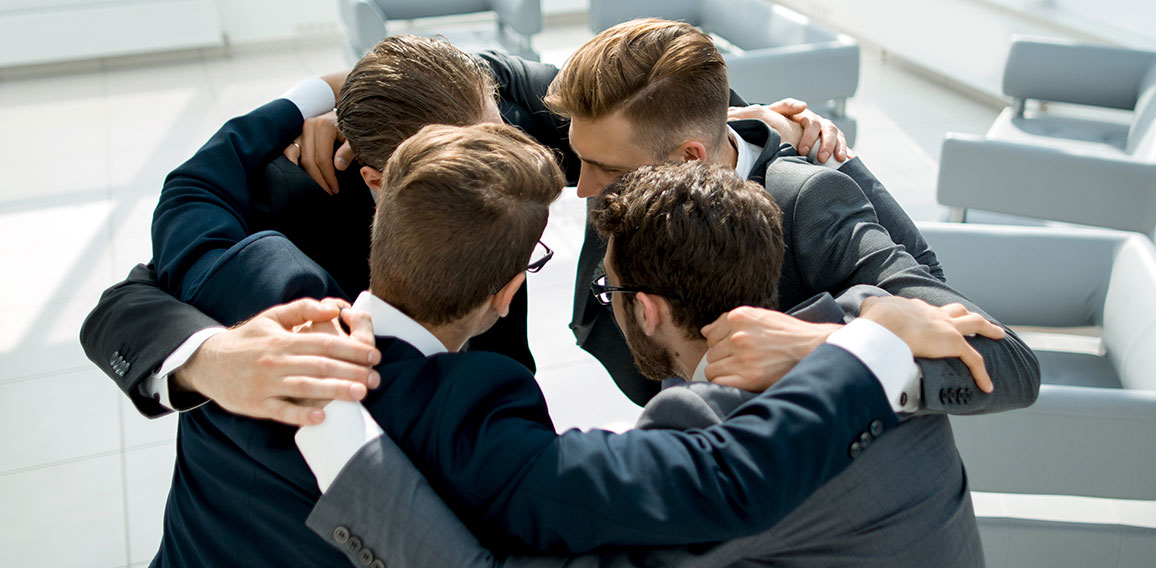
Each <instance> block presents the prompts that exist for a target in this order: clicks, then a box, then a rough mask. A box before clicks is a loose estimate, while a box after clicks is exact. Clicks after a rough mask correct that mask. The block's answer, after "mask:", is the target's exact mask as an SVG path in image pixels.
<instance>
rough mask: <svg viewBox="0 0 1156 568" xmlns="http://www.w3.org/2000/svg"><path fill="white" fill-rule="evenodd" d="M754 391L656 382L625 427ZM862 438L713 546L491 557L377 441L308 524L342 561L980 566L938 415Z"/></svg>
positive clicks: (962, 478)
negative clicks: (846, 454)
mask: <svg viewBox="0 0 1156 568" xmlns="http://www.w3.org/2000/svg"><path fill="white" fill-rule="evenodd" d="M885 294H886V293H885V292H882V291H881V290H878V289H875V288H871V287H865V286H860V287H857V288H856V289H852V290H850V291H848V292H847V293H845V294H842V295H841V296H840V300H839V301H838V302H837V301H836V300H835V299H833V298H832V297H831V296H830V295H829V294H827V293H824V294H822V295H820V296H816V297H815V298H813V299H811V300H810V301H808V302H806V303H804V304H803V305H800V306H798V307H796V308H795V309H793V310H792V311H791V312H790V313H791V314H792V315H794V316H795V317H798V318H799V319H803V320H806V321H818V322H832V323H844V322H846V321H849V320H850V319H851V318H850V316H848V315H846V313H845V310H844V309H843V306H842V305H846V306H847V307H848V308H849V309H852V310H853V311H857V309H858V304H859V303H860V302H861V301H862V298H864V297H867V296H874V295H885ZM841 304H842V305H841ZM755 397H756V395H755V394H753V393H749V392H745V391H740V390H737V389H733V388H729V387H724V386H719V385H714V384H710V383H687V384H685V385H683V386H678V387H673V388H667V389H665V390H663V391H662V392H661V393H659V394H658V395H657V396H655V397H654V398H653V399H651V401H650V402H649V403H648V404H647V406H646V408H645V409H644V410H643V413H642V416H641V417H640V418H639V421H638V424H637V427H638V428H641V429H671V430H689V429H703V428H710V427H712V426H714V425H717V424H720V423H722V422H723V421H724V420H725V419H726V417H727V416H729V415H730V414H731V413H733V412H734V411H735V410H736V409H738V408H740V407H741V406H742V405H743V404H745V403H746V402H748V401H750V400H752V399H753V398H755ZM865 437H866V438H867V439H868V440H869V443H870V445H871V448H872V451H871V452H870V453H869V454H867V453H864V454H863V455H862V456H861V457H860V458H859V459H857V460H856V461H855V462H853V463H852V464H851V465H850V466H849V467H848V468H847V469H846V470H845V471H843V472H842V473H840V474H839V475H837V476H835V477H834V478H832V479H831V480H830V481H828V482H827V483H826V484H824V485H823V486H822V487H820V488H819V489H818V490H817V491H816V492H815V493H814V494H812V495H811V496H810V497H809V498H808V499H807V500H806V501H804V502H803V503H802V504H801V505H800V506H799V507H798V508H796V509H795V510H794V511H793V512H791V513H790V514H788V515H787V516H786V517H784V518H783V519H782V520H781V521H779V522H778V523H777V524H775V525H774V526H773V527H772V528H770V529H769V530H767V531H765V532H763V533H761V534H757V535H753V536H750V537H744V538H739V539H734V540H731V541H727V542H724V543H720V544H717V545H699V546H692V547H674V548H670V547H668V548H657V549H636V550H632V551H629V552H618V553H601V554H595V555H587V556H580V557H570V558H565V557H511V558H507V559H502V560H498V559H495V558H494V556H493V555H492V554H491V553H490V551H488V550H486V549H484V548H483V547H482V546H481V545H480V544H479V543H478V541H477V540H476V539H475V538H474V537H473V536H472V535H471V534H470V533H469V532H468V531H467V530H466V529H465V527H464V526H463V525H462V524H461V522H460V521H459V520H458V519H457V518H456V517H455V516H454V515H453V513H452V512H450V511H449V509H447V508H446V507H445V506H444V504H442V503H440V501H439V500H437V499H436V498H433V497H432V496H431V495H430V494H429V491H428V487H427V486H425V484H424V479H422V478H421V477H420V475H417V474H416V473H414V472H413V471H412V469H411V467H410V465H409V464H408V462H407V460H406V459H405V458H404V457H403V456H400V455H399V454H400V451H399V450H398V449H397V448H396V446H394V445H393V443H392V441H391V440H389V439H383V440H379V441H378V442H376V443H373V444H368V445H367V446H366V447H365V448H363V449H362V451H361V452H360V453H359V454H358V455H357V456H356V457H355V458H354V460H353V461H351V462H350V464H348V465H347V466H346V468H345V469H344V470H343V471H342V473H341V475H339V476H338V478H337V480H336V481H335V482H334V483H333V484H332V485H331V486H330V488H329V490H328V491H327V492H326V493H325V494H324V495H323V496H322V497H321V500H320V501H319V502H318V504H317V506H316V507H315V508H314V510H313V512H312V513H311V514H310V516H309V519H308V524H309V526H310V528H311V529H312V530H313V531H314V532H315V533H316V534H317V535H318V536H320V537H322V538H324V539H326V540H327V541H328V542H330V544H332V545H334V546H335V547H336V548H337V549H338V550H341V551H343V552H345V553H346V555H347V557H349V558H350V559H351V560H352V561H356V560H357V558H356V556H357V551H356V550H353V549H352V548H351V547H350V544H349V537H350V536H351V535H352V536H356V537H357V538H358V542H357V544H360V545H362V546H365V547H371V548H372V549H374V550H377V551H379V553H380V554H385V555H386V557H387V558H388V559H389V560H388V561H387V564H389V563H392V564H393V565H401V566H424V565H435V564H436V565H446V566H450V565H453V566H491V565H502V566H506V567H515V566H767V565H773V566H799V567H810V566H815V567H825V566H850V565H854V566H879V567H891V566H961V567H962V566H968V567H970V566H982V565H983V550H982V547H981V544H980V540H979V530H978V527H977V525H976V521H975V513H974V511H973V509H972V504H971V498H970V494H969V493H968V490H967V480H966V475H965V474H964V469H963V464H962V463H961V462H960V459H959V454H958V452H957V451H956V449H955V443H954V441H953V439H952V436H951V427H950V425H949V424H948V421H947V417H946V416H944V415H939V414H936V415H926V416H917V417H914V418H911V419H909V420H906V421H904V422H902V423H900V424H899V425H897V426H896V427H894V428H892V429H891V430H890V431H889V432H888V433H887V435H886V436H884V437H881V438H877V437H875V436H871V435H870V433H869V432H868V433H866V435H865ZM395 489H400V491H396V490H395ZM640 530H645V529H640ZM434 535H436V538H431V537H433V536H434Z"/></svg>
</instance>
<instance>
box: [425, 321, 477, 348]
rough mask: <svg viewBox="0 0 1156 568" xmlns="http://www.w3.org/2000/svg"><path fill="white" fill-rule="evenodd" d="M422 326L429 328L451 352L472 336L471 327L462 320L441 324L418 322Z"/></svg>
mask: <svg viewBox="0 0 1156 568" xmlns="http://www.w3.org/2000/svg"><path fill="white" fill-rule="evenodd" d="M418 323H420V324H421V326H422V327H424V328H426V329H428V330H429V332H430V333H432V334H433V336H434V337H436V338H438V341H441V342H442V345H445V346H446V351H449V352H451V353H453V352H455V351H461V349H462V346H463V345H465V344H466V341H469V339H470V338H471V337H473V336H474V334H473V332H472V327H471V326H469V325H466V324H465V322H463V321H462V320H457V321H453V322H450V323H447V324H442V325H430V324H428V323H425V322H418Z"/></svg>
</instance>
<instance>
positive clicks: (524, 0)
mask: <svg viewBox="0 0 1156 568" xmlns="http://www.w3.org/2000/svg"><path fill="white" fill-rule="evenodd" d="M490 7H491V8H493V9H494V11H495V12H497V13H498V21H499V22H502V23H503V24H505V25H507V26H510V27H511V28H513V30H514V31H516V32H518V33H520V34H523V35H534V34H536V33H538V32H541V31H542V2H541V0H490Z"/></svg>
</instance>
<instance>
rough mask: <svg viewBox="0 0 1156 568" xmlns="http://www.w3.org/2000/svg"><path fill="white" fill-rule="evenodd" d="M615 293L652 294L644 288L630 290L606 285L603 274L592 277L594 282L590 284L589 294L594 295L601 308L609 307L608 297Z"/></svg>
mask: <svg viewBox="0 0 1156 568" xmlns="http://www.w3.org/2000/svg"><path fill="white" fill-rule="evenodd" d="M615 292H624V293H630V294H635V293H638V292H644V293H647V294H651V293H652V292H651V291H650V290H648V289H646V288H630V287H626V286H611V285H609V284H607V283H606V275H605V274H598V275H596V276H595V277H594V281H593V282H591V283H590V293H591V294H594V297H595V298H597V299H598V302H599V303H600V304H602V305H603V306H609V305H610V295H611V294H613V293H615Z"/></svg>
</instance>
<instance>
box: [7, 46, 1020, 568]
mask: <svg viewBox="0 0 1156 568" xmlns="http://www.w3.org/2000/svg"><path fill="white" fill-rule="evenodd" d="M587 37H589V33H588V32H587V31H585V29H584V28H583V27H582V26H581V25H578V26H569V27H564V28H562V29H558V30H551V31H548V32H547V33H545V34H543V35H542V36H540V37H539V38H538V39H537V40H536V41H537V46H538V48H539V49H540V50H541V51H542V53H543V54H544V59H546V60H547V61H551V62H555V63H561V62H562V60H563V59H564V58H565V56H566V55H567V54H568V52H569V50H571V49H573V47H575V46H577V45H578V44H579V43H581V42H582V41H584V40H585V39H586V38H587ZM342 64H343V62H342V59H341V55H340V51H339V46H338V43H337V41H336V40H335V41H332V42H316V41H314V42H311V43H307V44H301V45H289V46H277V47H266V48H261V49H258V48H245V49H243V50H239V51H237V52H235V53H233V54H231V55H226V54H220V53H192V54H178V55H176V56H173V57H170V58H168V59H163V60H162V59H158V58H155V57H153V58H148V57H145V58H133V59H126V60H117V61H108V62H96V63H85V64H79V65H72V66H63V67H62V66H56V67H50V68H42V69H36V70H27V69H25V70H20V71H19V72H13V71H3V72H0V125H2V128H0V133H2V135H0V266H3V267H4V268H3V270H4V273H3V274H4V277H3V278H0V431H3V432H4V435H3V438H2V439H0V511H3V512H4V513H5V520H4V521H3V530H2V531H0V565H3V566H32V565H51V566H72V565H75V566H104V567H114V566H127V565H138V564H141V563H147V561H148V560H149V559H150V558H151V557H152V555H153V553H154V552H155V550H156V545H157V542H158V539H159V536H160V531H161V525H160V519H161V512H162V510H163V507H164V500H165V496H166V494H167V489H168V484H169V479H170V476H171V472H172V456H173V440H174V438H175V420H174V419H173V418H172V417H169V418H165V419H162V420H158V421H148V420H145V419H143V418H141V417H140V416H139V415H138V414H137V413H136V411H135V409H133V408H132V406H131V404H129V403H127V402H126V400H125V399H124V398H123V397H122V396H121V394H120V393H119V391H118V390H117V389H115V387H114V386H113V385H112V384H111V382H110V381H109V380H108V379H106V378H104V377H103V376H101V374H100V373H99V372H98V371H97V370H96V369H95V368H94V367H93V366H92V365H91V364H89V363H88V362H87V360H86V359H85V358H84V355H83V352H82V350H81V349H80V346H79V345H78V343H77V339H76V337H77V333H78V330H79V327H80V323H81V321H82V320H83V318H84V316H85V315H86V314H87V313H88V311H89V310H90V309H91V308H92V306H93V305H94V304H95V302H96V299H97V297H98V295H99V293H100V291H101V290H102V289H103V288H104V287H106V286H108V285H111V284H112V283H114V282H116V281H117V280H119V279H120V278H122V277H123V276H124V275H125V274H127V272H128V270H129V269H130V268H131V266H132V265H133V264H134V263H136V262H138V261H144V260H146V259H147V258H148V257H149V256H150V245H149V240H148V225H149V221H150V219H151V212H152V207H153V205H154V204H155V202H156V199H157V194H158V192H159V189H160V186H161V182H162V180H163V177H164V175H165V173H166V172H167V171H168V170H170V169H171V168H173V167H174V166H175V165H177V164H178V163H179V162H180V161H182V160H183V159H184V158H186V157H187V156H188V155H189V154H190V153H191V152H192V151H193V150H194V149H195V148H196V147H197V146H198V145H199V144H200V143H201V142H202V141H203V140H205V139H206V138H207V136H208V135H209V134H210V133H211V132H212V131H213V130H214V129H215V128H216V127H217V126H218V125H219V124H220V123H221V122H222V121H223V120H224V119H225V118H226V117H229V116H233V115H236V114H240V113H243V112H246V111H248V110H250V109H251V108H252V107H254V106H256V105H258V104H261V103H263V102H265V101H267V100H269V99H271V98H273V97H275V96H277V95H278V94H279V93H281V92H282V91H284V90H285V89H286V88H288V87H290V86H292V85H293V84H295V83H296V82H297V81H299V80H300V79H301V78H303V77H307V76H315V75H317V74H319V73H322V72H325V71H328V70H331V69H336V68H339V67H341V66H342ZM861 76H862V80H861V88H860V93H859V95H858V96H857V97H856V98H855V99H854V100H853V101H852V103H851V106H850V112H851V113H852V114H853V115H855V116H857V117H858V118H859V121H860V123H859V132H860V141H859V144H858V146H857V148H856V149H857V150H858V152H859V153H860V154H861V155H862V156H863V157H864V158H865V160H866V161H867V163H868V164H870V166H871V168H872V169H873V170H874V171H875V172H876V174H877V175H878V176H879V177H880V178H881V179H882V180H883V181H884V182H885V183H886V184H887V185H888V186H889V187H890V189H891V190H892V192H893V193H894V194H895V195H896V197H897V198H898V199H899V201H900V202H901V203H902V204H903V206H904V207H905V208H907V209H908V211H909V212H910V213H911V214H912V216H913V217H914V218H916V219H917V220H931V219H934V218H937V217H938V216H939V215H940V210H939V208H938V206H937V205H936V204H935V199H934V181H935V170H936V161H937V157H938V151H939V140H940V139H941V138H942V136H943V134H944V132H946V131H947V130H948V129H959V130H965V131H970V132H982V131H984V130H985V129H986V127H987V124H988V123H990V121H991V120H992V118H993V117H994V116H995V114H996V112H997V109H994V108H990V107H987V106H984V105H983V104H980V103H976V102H973V101H971V100H969V99H967V98H965V97H962V96H960V95H958V94H957V93H955V92H953V91H952V90H950V89H948V88H946V87H943V86H940V85H938V84H936V83H934V82H929V81H927V80H925V79H922V78H920V77H919V76H916V75H913V74H911V73H909V72H907V71H906V70H904V69H902V68H897V67H894V66H891V65H888V64H886V63H883V62H881V61H880V60H879V58H878V55H877V54H872V53H870V52H865V53H864V57H863V68H862V73H861ZM552 212H553V215H552V218H551V222H550V225H549V227H548V229H547V234H546V235H545V237H544V239H545V240H546V242H548V243H549V244H550V246H551V247H553V248H554V249H555V250H556V251H557V252H556V256H555V259H554V260H553V261H552V262H551V264H550V265H548V266H547V268H546V269H545V270H543V271H542V272H541V273H539V274H536V275H533V276H532V277H531V278H530V283H531V284H530V285H531V288H532V290H531V298H532V300H531V301H532V302H533V306H532V307H531V313H532V314H533V318H532V321H531V322H530V327H531V330H533V333H532V335H531V341H532V347H533V349H534V352H535V354H536V356H537V359H538V361H539V366H540V368H541V372H540V374H539V380H540V382H541V384H542V388H543V390H544V391H545V393H546V396H547V400H548V402H549V405H550V408H551V410H552V413H553V414H554V416H555V421H556V424H557V426H558V427H559V428H560V429H564V428H570V427H591V426H595V425H601V426H606V427H620V426H623V425H627V424H629V423H631V422H632V421H633V419H634V417H635V416H636V415H637V412H638V409H637V408H636V407H634V406H633V405H632V404H630V403H629V402H628V401H626V399H625V398H624V397H623V396H622V395H621V394H620V393H619V392H618V390H617V389H616V387H614V386H613V384H612V383H611V381H610V380H609V378H608V377H607V376H606V374H605V372H603V371H602V370H601V368H600V367H599V366H598V364H597V363H596V362H595V361H594V360H593V359H592V358H590V357H589V356H588V355H586V354H585V353H584V352H582V351H580V350H579V349H577V348H576V347H575V346H574V342H573V336H572V335H571V334H570V332H569V330H568V329H567V327H566V324H567V323H568V320H569V314H570V309H571V302H572V297H571V296H572V289H573V275H574V265H575V264H576V262H577V255H578V249H579V246H580V244H581V238H582V234H583V218H584V213H585V204H584V203H583V202H582V201H581V200H579V199H578V198H576V197H574V196H573V195H567V196H566V197H565V198H563V199H562V200H561V201H559V202H558V203H557V204H556V205H555V206H554V207H553V209H552ZM125 488H129V491H127V492H126V490H125Z"/></svg>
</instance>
